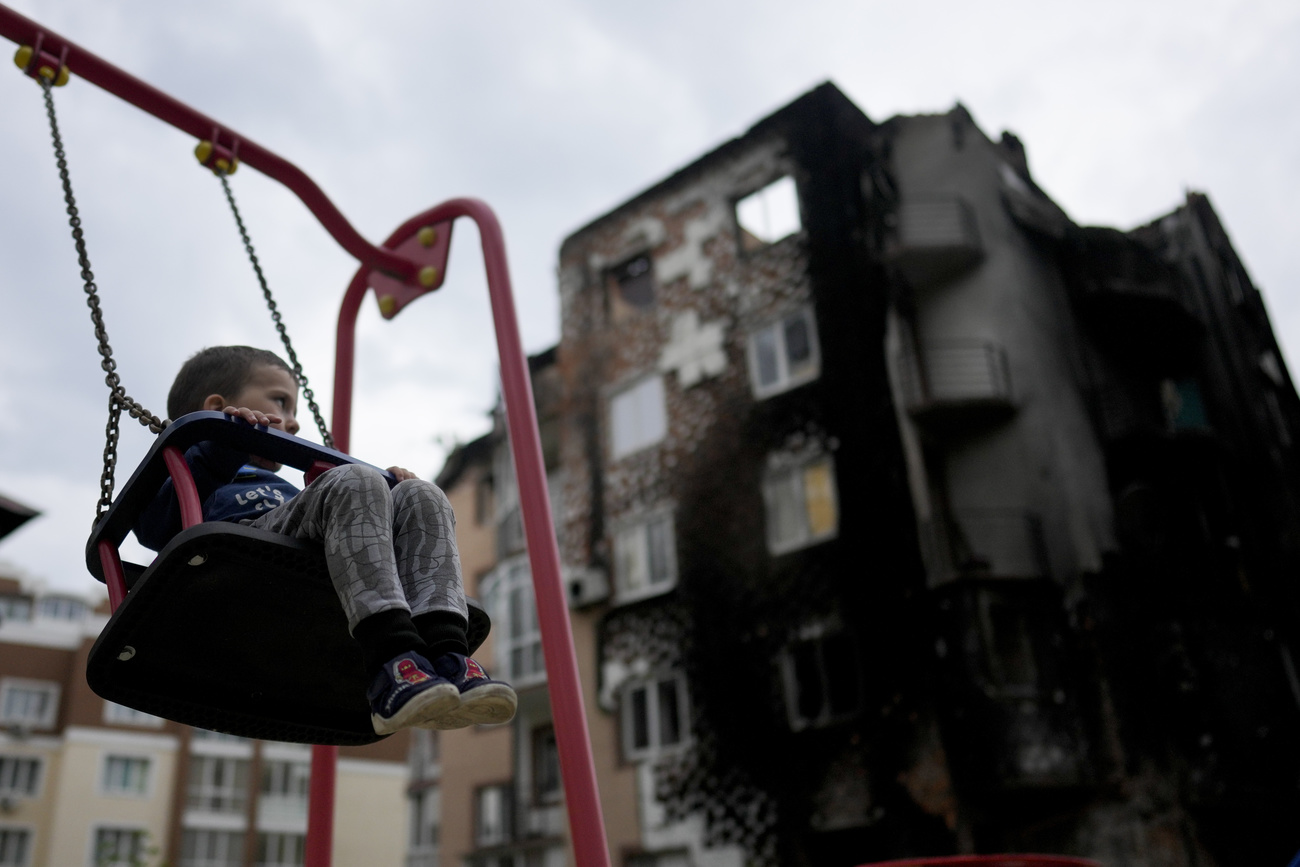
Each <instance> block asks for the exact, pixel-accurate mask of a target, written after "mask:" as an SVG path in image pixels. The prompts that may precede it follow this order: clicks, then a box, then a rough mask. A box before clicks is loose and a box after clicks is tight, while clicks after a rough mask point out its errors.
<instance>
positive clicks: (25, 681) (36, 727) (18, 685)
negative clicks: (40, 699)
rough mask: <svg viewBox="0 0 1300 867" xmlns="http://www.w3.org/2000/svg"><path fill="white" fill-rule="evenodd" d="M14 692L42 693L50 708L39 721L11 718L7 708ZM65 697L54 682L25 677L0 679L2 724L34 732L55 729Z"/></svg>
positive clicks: (0, 717)
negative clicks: (60, 701) (61, 700)
mask: <svg viewBox="0 0 1300 867" xmlns="http://www.w3.org/2000/svg"><path fill="white" fill-rule="evenodd" d="M14 690H30V691H33V692H36V691H40V692H44V693H46V695H47V696H48V706H47V708H46V709H45V711H44V712H43V713H42V714H41V716H40V718H39V719H30V718H27V717H24V718H21V719H20V718H16V717H11V716H9V714H8V712H7V707H8V704H9V696H10V695H11V694H12V692H13V691H14ZM62 697H63V688H62V686H61V685H60V684H59V683H58V682H57V681H53V680H33V679H30V678H25V677H6V678H3V679H0V724H3V725H11V726H13V725H16V726H21V727H24V728H30V729H31V730H32V731H48V730H49V729H52V728H54V727H55V725H56V724H57V722H58V719H59V700H60V699H61V698H62Z"/></svg>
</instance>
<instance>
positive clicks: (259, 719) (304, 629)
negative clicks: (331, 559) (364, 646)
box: [86, 412, 491, 745]
mask: <svg viewBox="0 0 1300 867" xmlns="http://www.w3.org/2000/svg"><path fill="white" fill-rule="evenodd" d="M208 440H215V441H217V442H221V443H224V444H226V445H228V446H230V447H231V448H235V449H237V450H239V451H247V452H249V453H251V454H258V455H262V456H263V457H266V458H269V459H270V460H274V461H278V462H280V463H283V464H286V465H288V466H293V467H297V468H299V469H302V470H309V469H311V468H312V467H313V465H316V466H317V468H318V469H319V465H320V464H329V465H335V466H337V465H341V464H345V463H360V462H359V461H357V460H356V459H354V458H352V457H350V456H348V455H345V454H343V453H342V452H338V451H335V450H333V449H327V448H324V447H322V446H318V445H315V444H314V443H309V442H306V441H305V440H301V439H298V438H297V437H293V436H290V435H289V434H286V433H283V432H281V431H278V430H274V429H271V430H268V429H266V428H255V427H252V426H250V425H248V424H245V423H244V422H242V421H239V420H234V419H231V418H230V417H229V416H226V415H223V414H222V413H216V412H201V413H192V414H190V415H186V416H183V417H181V418H180V419H177V420H176V421H175V422H173V423H172V424H171V425H170V426H169V427H168V428H167V429H166V430H165V431H163V433H162V434H161V435H160V436H159V437H158V441H157V442H155V443H154V446H153V448H152V449H150V451H149V453H148V455H146V457H145V459H144V461H143V462H142V463H141V465H140V467H139V468H138V469H137V470H136V471H135V473H134V475H132V477H131V479H130V480H129V481H128V482H127V483H126V485H125V486H124V487H123V489H122V492H121V494H120V496H119V497H118V498H117V500H116V501H115V502H114V503H113V504H112V506H111V507H110V508H109V510H108V512H107V513H106V514H105V515H104V517H103V518H102V519H101V520H100V521H99V523H98V524H97V525H96V527H95V530H94V532H93V533H92V534H91V537H90V541H89V543H88V544H87V548H86V565H87V566H88V567H89V569H90V572H91V574H93V575H94V576H95V577H96V578H98V579H99V580H101V581H105V580H109V581H112V580H115V578H114V574H115V573H117V574H118V575H120V576H121V577H122V579H123V583H124V584H125V585H126V587H127V592H126V595H125V598H124V599H123V600H122V601H121V603H120V604H119V605H118V606H117V609H116V611H114V613H113V615H112V617H110V618H109V621H108V624H107V625H106V626H105V627H104V630H103V632H102V633H101V634H100V636H99V639H98V640H97V641H96V642H95V644H94V646H93V647H92V648H91V652H90V659H89V662H88V663H87V669H86V678H87V681H88V682H89V683H90V686H91V688H92V689H93V690H94V691H95V692H96V693H97V694H98V695H99V696H101V697H102V698H105V699H108V700H110V701H114V702H117V703H118V704H123V705H126V706H128V707H133V708H136V709H137V710H142V711H145V712H147V713H151V714H154V715H156V716H161V717H165V718H167V719H172V720H175V721H177V722H182V723H186V724H188V725H193V726H198V727H200V728H206V729H212V730H214V731H220V732H226V733H228V734H236V735H241V736H244V737H251V738H259V739H263V740H278V741H289V742H296V743H312V744H345V745H347V744H366V743H373V742H374V741H377V740H379V739H380V736H379V735H376V734H375V733H374V729H373V727H372V726H371V724H370V710H369V706H368V704H367V702H366V698H365V690H366V683H365V675H364V672H363V670H362V663H361V654H360V650H359V648H358V646H357V644H356V642H355V641H354V640H353V639H352V637H351V635H350V634H349V633H348V625H347V618H346V617H345V615H344V613H343V608H342V606H341V605H340V603H339V600H338V597H337V595H336V594H335V592H334V588H333V585H332V584H331V582H330V580H329V573H328V571H327V569H326V567H325V559H324V555H323V553H322V552H321V547H320V545H318V544H316V543H312V542H307V541H303V540H299V539H291V538H288V537H286V536H281V535H279V534H277V533H271V532H268V531H265V530H258V529H254V528H252V527H245V526H242V525H239V524H231V523H222V522H211V523H195V524H193V525H192V526H187V527H186V528H185V529H183V530H182V531H181V532H180V533H179V534H177V535H176V537H175V538H173V539H172V540H171V541H170V542H169V543H168V544H167V545H166V547H164V548H163V550H162V551H160V552H159V553H158V556H157V558H155V560H154V561H153V563H152V564H150V565H149V566H147V567H141V566H136V565H134V564H129V563H126V564H123V563H121V560H120V558H119V557H118V554H117V549H118V547H119V546H120V545H121V543H122V540H123V539H125V538H126V534H127V533H128V532H129V531H130V529H131V527H132V526H133V525H134V523H135V520H136V517H137V516H138V514H139V513H140V511H141V510H142V509H143V508H144V507H145V506H146V505H147V504H148V503H149V502H150V501H151V500H152V499H153V497H154V496H155V495H156V493H157V491H158V490H159V488H160V487H161V486H162V483H163V481H164V480H165V479H166V478H167V475H168V469H167V466H166V463H165V459H164V457H163V455H164V452H165V451H166V450H167V449H169V448H174V449H176V450H178V452H180V453H183V452H184V450H185V449H187V448H189V447H190V446H191V445H194V444H196V443H198V442H203V441H208ZM174 463H175V461H173V464H174ZM183 466H184V464H183V461H182V462H181V467H182V468H183ZM393 483H395V479H392V478H391V476H390V484H393ZM183 486H184V484H183V482H180V483H178V485H177V487H178V489H179V488H181V487H183ZM469 604H470V629H469V633H470V634H469V643H470V650H471V651H473V650H474V649H476V648H477V647H478V646H479V645H480V644H481V643H482V642H483V640H484V639H485V638H486V637H487V633H488V630H489V629H490V628H491V624H490V622H489V620H488V617H487V614H486V612H484V610H483V608H482V607H481V606H480V605H478V603H477V602H475V601H473V600H469Z"/></svg>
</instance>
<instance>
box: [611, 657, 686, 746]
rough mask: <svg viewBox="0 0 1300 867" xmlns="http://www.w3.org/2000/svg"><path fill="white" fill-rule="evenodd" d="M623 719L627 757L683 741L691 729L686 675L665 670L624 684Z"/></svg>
mask: <svg viewBox="0 0 1300 867" xmlns="http://www.w3.org/2000/svg"><path fill="white" fill-rule="evenodd" d="M622 723H623V754H624V755H625V756H626V757H627V758H629V759H639V758H646V757H648V756H652V755H654V754H655V753H657V752H658V751H660V750H664V749H669V748H672V747H676V746H680V745H681V744H683V743H685V742H686V740H687V738H688V736H689V732H690V722H689V717H688V715H687V698H686V679H685V678H684V677H682V675H680V674H667V675H662V676H660V677H654V678H650V679H648V680H643V681H637V682H635V683H631V684H628V685H627V686H625V687H624V688H623V702H622Z"/></svg>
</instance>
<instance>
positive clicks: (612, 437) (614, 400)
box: [609, 373, 668, 461]
mask: <svg viewBox="0 0 1300 867" xmlns="http://www.w3.org/2000/svg"><path fill="white" fill-rule="evenodd" d="M667 437H668V394H667V391H666V389H665V387H664V378H663V375H662V374H659V373H652V374H650V375H649V376H643V377H640V378H639V379H637V380H635V381H633V382H629V383H628V384H627V385H625V386H624V387H622V388H620V389H618V390H617V391H615V392H613V393H611V394H610V396H609V453H610V457H611V458H613V459H614V460H616V461H617V460H620V459H622V458H625V457H627V456H628V455H632V454H636V453H637V452H639V451H643V450H645V449H648V448H650V447H651V446H655V445H658V444H659V443H661V442H663V441H664V440H665V439H667Z"/></svg>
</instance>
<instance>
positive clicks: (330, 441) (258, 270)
mask: <svg viewBox="0 0 1300 867" xmlns="http://www.w3.org/2000/svg"><path fill="white" fill-rule="evenodd" d="M213 174H215V175H216V176H217V179H218V180H220V181H221V189H222V190H224V191H225V193H226V201H227V202H229V203H230V212H231V213H232V214H234V215H235V225H236V226H238V227H239V237H240V238H241V239H242V240H243V242H244V251H245V252H246V253H248V261H250V262H252V263H253V273H255V274H256V275H257V282H258V285H260V286H261V287H262V297H263V298H265V299H266V306H267V309H269V310H270V311H271V321H272V322H274V323H275V330H276V331H278V332H279V333H280V342H281V343H283V344H284V349H285V352H287V353H288V354H289V363H290V364H291V365H293V375H294V376H295V377H297V379H298V383H299V385H301V386H302V396H303V397H304V398H306V399H307V406H308V407H310V408H311V415H312V418H314V419H315V420H316V427H317V428H318V429H319V430H320V435H321V441H322V442H324V443H325V445H326V446H327V447H329V448H334V437H333V436H331V435H330V432H329V428H328V427H326V426H325V417H324V416H322V415H321V411H320V407H319V406H317V405H316V395H315V394H314V393H313V392H312V390H311V386H310V385H309V384H308V383H307V374H305V373H303V371H302V365H301V364H300V363H299V362H298V353H296V352H294V351H293V344H292V343H290V342H289V332H288V330H287V329H286V328H285V327H284V322H283V321H281V316H280V310H279V308H278V307H277V306H276V304H275V299H274V298H273V297H271V287H270V285H269V284H268V283H267V282H266V275H265V274H264V273H262V264H261V263H260V262H259V261H258V260H257V253H256V251H254V250H253V242H252V240H251V239H250V238H249V236H248V229H247V228H246V227H245V226H244V218H243V217H241V216H240V214H239V206H238V205H236V204H235V194H234V192H232V191H231V189H230V181H229V179H228V178H227V177H226V173H225V172H223V171H221V170H220V169H214V170H213Z"/></svg>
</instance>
